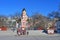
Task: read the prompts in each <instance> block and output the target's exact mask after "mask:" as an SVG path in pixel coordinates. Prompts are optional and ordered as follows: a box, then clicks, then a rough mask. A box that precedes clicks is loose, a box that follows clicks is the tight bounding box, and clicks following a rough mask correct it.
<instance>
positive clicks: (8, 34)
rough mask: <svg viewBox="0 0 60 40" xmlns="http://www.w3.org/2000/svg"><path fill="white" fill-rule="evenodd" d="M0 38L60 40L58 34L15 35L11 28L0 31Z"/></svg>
mask: <svg viewBox="0 0 60 40" xmlns="http://www.w3.org/2000/svg"><path fill="white" fill-rule="evenodd" d="M0 40H60V34H54V35H48V34H40V35H21V36H17V34H16V32H13V31H11V30H8V31H4V32H3V31H0Z"/></svg>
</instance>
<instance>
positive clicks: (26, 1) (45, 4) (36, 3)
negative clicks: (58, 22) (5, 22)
mask: <svg viewBox="0 0 60 40" xmlns="http://www.w3.org/2000/svg"><path fill="white" fill-rule="evenodd" d="M59 3H60V0H0V15H6V16H9V15H13V14H15V13H16V12H20V13H21V12H22V9H23V8H25V9H26V12H27V14H28V15H29V16H31V15H32V14H33V13H35V12H39V13H40V14H42V15H44V16H47V14H48V13H49V12H52V11H56V10H58V5H59Z"/></svg>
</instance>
